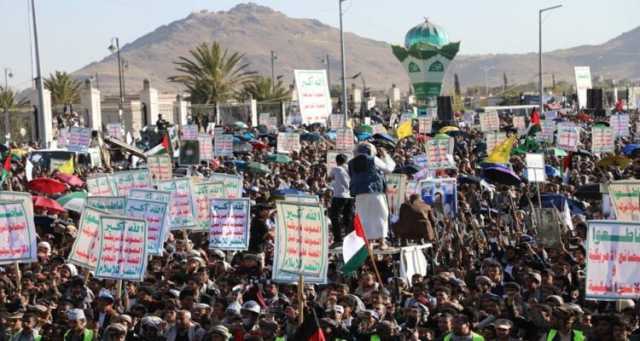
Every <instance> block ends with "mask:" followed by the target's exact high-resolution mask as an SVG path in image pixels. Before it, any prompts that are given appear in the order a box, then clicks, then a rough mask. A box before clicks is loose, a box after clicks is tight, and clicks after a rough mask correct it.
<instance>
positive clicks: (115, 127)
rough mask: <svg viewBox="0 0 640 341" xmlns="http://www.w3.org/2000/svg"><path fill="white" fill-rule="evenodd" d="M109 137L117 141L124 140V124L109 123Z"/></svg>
mask: <svg viewBox="0 0 640 341" xmlns="http://www.w3.org/2000/svg"><path fill="white" fill-rule="evenodd" d="M107 135H108V136H109V137H111V138H114V139H116V140H120V141H122V140H124V139H123V138H122V124H121V123H107Z"/></svg>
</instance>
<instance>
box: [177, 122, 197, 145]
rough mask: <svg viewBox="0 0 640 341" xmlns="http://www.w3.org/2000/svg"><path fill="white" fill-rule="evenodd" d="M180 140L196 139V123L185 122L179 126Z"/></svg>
mask: <svg viewBox="0 0 640 341" xmlns="http://www.w3.org/2000/svg"><path fill="white" fill-rule="evenodd" d="M180 140H182V141H198V125H197V124H187V125H183V126H180Z"/></svg>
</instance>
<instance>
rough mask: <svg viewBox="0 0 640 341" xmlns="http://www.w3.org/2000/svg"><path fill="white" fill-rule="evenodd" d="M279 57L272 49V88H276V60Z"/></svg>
mask: <svg viewBox="0 0 640 341" xmlns="http://www.w3.org/2000/svg"><path fill="white" fill-rule="evenodd" d="M277 59H278V55H276V52H275V51H271V89H275V88H276V84H275V81H276V60H277Z"/></svg>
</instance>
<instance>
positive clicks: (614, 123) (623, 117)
mask: <svg viewBox="0 0 640 341" xmlns="http://www.w3.org/2000/svg"><path fill="white" fill-rule="evenodd" d="M609 126H610V127H611V128H612V129H613V132H614V133H615V135H616V137H623V136H629V126H630V123H629V114H616V115H611V117H609Z"/></svg>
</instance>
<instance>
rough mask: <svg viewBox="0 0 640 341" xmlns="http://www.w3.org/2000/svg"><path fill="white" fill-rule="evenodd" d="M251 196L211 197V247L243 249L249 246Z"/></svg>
mask: <svg viewBox="0 0 640 341" xmlns="http://www.w3.org/2000/svg"><path fill="white" fill-rule="evenodd" d="M250 205H251V204H250V200H249V198H242V199H211V207H210V212H211V226H210V229H209V248H210V249H220V250H230V251H231V250H233V251H243V250H246V249H247V248H249V222H250V220H251V212H250Z"/></svg>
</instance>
